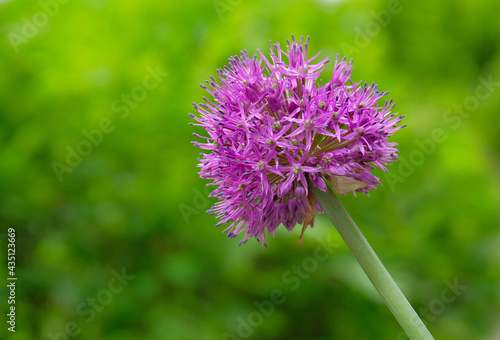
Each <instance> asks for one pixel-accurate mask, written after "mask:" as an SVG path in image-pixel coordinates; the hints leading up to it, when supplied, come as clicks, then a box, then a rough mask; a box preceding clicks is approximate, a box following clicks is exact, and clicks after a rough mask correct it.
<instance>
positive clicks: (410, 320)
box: [309, 181, 434, 340]
mask: <svg viewBox="0 0 500 340" xmlns="http://www.w3.org/2000/svg"><path fill="white" fill-rule="evenodd" d="M309 188H310V189H311V190H312V192H313V194H314V196H315V197H316V200H317V201H318V202H319V204H320V205H321V207H322V208H323V210H324V211H325V213H326V214H327V215H328V217H329V218H330V220H331V221H332V223H333V225H334V226H335V228H336V229H337V230H338V232H339V233H340V236H342V238H343V239H344V241H345V243H346V244H347V246H348V247H349V249H350V250H351V252H352V253H353V254H354V256H355V257H356V259H357V260H358V262H359V264H360V265H361V268H363V270H364V271H365V273H366V275H367V276H368V278H369V279H370V281H371V282H372V284H373V286H374V287H375V289H376V290H377V291H378V292H379V294H380V296H382V298H383V300H384V302H385V304H386V305H387V307H389V309H390V310H391V312H392V314H394V316H395V317H396V319H397V320H398V322H399V324H400V325H401V327H403V329H404V331H405V332H406V334H407V335H408V336H409V337H410V339H411V340H433V339H434V338H433V337H432V335H431V333H429V331H428V330H427V328H426V327H425V325H424V323H423V322H422V320H420V318H419V317H418V315H417V313H415V310H413V308H412V306H411V305H410V303H409V302H408V300H407V299H406V298H405V296H404V295H403V293H402V292H401V290H400V289H399V287H398V286H397V285H396V283H395V282H394V280H393V279H392V277H391V275H390V274H389V272H388V271H387V270H386V269H385V267H384V265H383V264H382V262H380V260H379V258H378V257H377V254H375V252H374V251H373V249H372V247H371V246H370V244H369V243H368V241H367V240H366V238H365V237H364V236H363V234H362V233H361V231H360V230H359V228H358V227H357V226H356V224H355V223H354V221H353V220H352V218H351V216H349V214H348V213H347V211H346V210H345V208H344V206H343V205H342V203H340V201H339V199H338V198H337V196H336V195H335V194H334V193H333V191H332V190H331V188H330V187H328V190H327V191H326V192H323V191H321V190H319V189H317V188H316V187H314V185H312V184H311V182H310V181H309Z"/></svg>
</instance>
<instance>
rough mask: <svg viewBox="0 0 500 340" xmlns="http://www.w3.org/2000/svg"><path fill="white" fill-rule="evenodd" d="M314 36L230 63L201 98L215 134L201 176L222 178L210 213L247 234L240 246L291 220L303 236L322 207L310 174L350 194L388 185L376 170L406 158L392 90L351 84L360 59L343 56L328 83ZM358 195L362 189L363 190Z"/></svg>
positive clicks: (202, 118)
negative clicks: (311, 44) (311, 49)
mask: <svg viewBox="0 0 500 340" xmlns="http://www.w3.org/2000/svg"><path fill="white" fill-rule="evenodd" d="M308 41H309V39H307V41H306V42H305V44H304V42H303V39H302V38H301V40H300V43H298V42H296V41H295V39H294V37H293V36H292V42H289V41H288V46H287V51H286V52H285V51H283V50H282V49H281V48H280V45H279V44H271V54H270V59H268V58H266V56H264V54H263V53H261V52H258V55H256V56H254V57H253V58H250V57H249V56H248V53H247V52H246V51H243V52H241V57H237V56H235V57H232V58H230V59H229V66H224V69H222V70H217V73H218V75H219V78H220V80H219V81H216V80H215V79H214V78H213V77H212V78H211V79H212V81H207V83H208V84H209V85H210V88H208V87H206V86H204V85H201V86H202V87H203V88H204V89H206V90H207V92H208V93H209V94H210V96H211V97H212V99H208V98H203V99H204V100H205V103H202V104H194V106H195V108H196V111H197V112H198V113H199V116H196V115H194V114H190V116H191V117H192V118H194V119H195V120H196V121H197V122H198V123H196V124H194V125H198V126H202V127H204V129H205V130H206V132H207V133H208V137H203V136H200V135H198V134H194V135H195V136H196V137H200V138H203V139H205V140H206V142H204V143H198V142H194V144H195V145H196V146H198V147H200V148H201V149H203V150H206V151H207V153H202V154H201V155H202V158H201V160H200V164H199V167H200V168H201V171H200V173H199V174H200V176H201V177H202V178H205V179H210V180H213V183H211V185H215V186H217V188H216V189H215V190H214V191H213V192H212V193H211V196H214V197H217V198H218V199H219V200H220V201H219V202H217V203H216V204H215V205H214V206H213V207H212V208H211V209H210V210H209V211H208V212H209V213H213V214H217V217H218V218H220V222H219V223H217V225H221V224H223V223H230V225H229V227H228V228H227V229H226V230H225V231H224V232H227V233H228V237H229V238H233V237H235V236H236V235H238V234H239V233H241V232H243V231H244V232H245V235H244V237H243V239H242V241H241V242H240V245H241V244H243V243H245V242H246V241H247V240H248V239H249V238H250V237H252V236H253V237H255V238H256V239H257V241H261V242H262V244H263V245H265V237H266V235H265V231H266V229H267V232H268V233H271V234H273V235H274V233H275V230H276V228H277V227H278V226H279V225H280V224H283V225H284V226H285V228H286V229H288V230H292V229H293V228H294V227H295V225H296V224H302V223H303V229H302V234H301V236H300V243H301V242H302V235H303V233H304V230H305V229H306V227H307V226H308V225H311V227H312V226H313V224H314V217H315V211H318V212H320V213H321V212H322V209H321V207H320V205H319V204H317V203H316V199H315V197H314V195H313V194H312V192H311V191H310V190H308V184H307V177H309V180H310V181H311V182H312V183H313V185H314V186H315V187H316V188H318V189H320V190H322V191H325V190H326V189H327V182H330V184H331V186H332V188H333V189H334V190H335V191H336V192H337V193H340V194H343V195H344V194H346V193H348V192H351V191H352V192H353V193H354V192H355V191H357V192H364V193H368V190H372V189H375V185H378V184H380V181H379V180H378V178H376V177H375V176H373V175H372V174H371V172H370V171H371V169H374V168H375V167H379V168H381V169H382V170H384V171H387V169H386V168H385V166H384V165H386V164H390V163H391V162H392V161H394V160H395V159H397V151H398V150H397V149H395V148H394V146H395V145H396V143H389V142H388V141H387V138H388V137H389V136H391V135H392V134H393V133H394V132H395V131H396V130H398V129H399V128H400V127H402V126H396V125H397V124H398V123H399V122H400V121H401V119H402V116H399V117H395V115H394V114H391V112H390V110H391V108H392V107H393V105H394V104H392V100H391V101H390V102H387V101H385V103H383V104H380V99H381V98H382V97H383V96H385V95H386V94H387V93H388V92H380V91H378V90H377V85H375V84H372V85H367V84H366V83H364V84H362V83H361V82H354V81H352V80H351V78H350V77H351V72H352V68H353V67H352V60H351V62H349V63H347V62H346V61H345V58H344V59H341V60H339V56H337V59H336V60H335V68H334V70H333V74H332V77H331V79H330V80H329V81H328V82H326V84H324V85H323V83H322V82H321V81H319V80H318V77H319V76H320V74H321V72H322V71H323V70H324V69H325V64H326V63H327V62H328V61H329V60H328V58H326V59H324V60H322V61H320V62H318V63H313V62H314V60H315V59H316V58H317V57H318V55H316V56H314V57H312V58H309V57H308V55H307V45H308ZM354 194H355V193H354Z"/></svg>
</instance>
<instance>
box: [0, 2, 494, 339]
mask: <svg viewBox="0 0 500 340" xmlns="http://www.w3.org/2000/svg"><path fill="white" fill-rule="evenodd" d="M60 1H61V2H62V3H59V2H56V1H54V0H42V1H40V2H37V1H32V2H28V1H21V0H12V1H5V0H3V1H0V29H1V37H2V39H0V58H1V62H0V74H1V75H2V76H1V77H0V120H1V126H0V224H1V227H2V231H1V232H2V233H4V234H2V235H1V236H2V237H1V238H0V242H1V243H0V244H1V247H0V248H1V256H0V258H1V259H2V260H1V265H0V274H1V277H0V280H1V282H2V283H1V285H2V286H3V287H4V288H2V289H1V295H0V310H1V313H0V314H2V315H3V318H0V320H2V327H1V330H0V337H1V338H9V339H10V338H12V339H19V340H21V339H22V340H24V339H26V340H31V339H52V338H53V339H72V338H75V339H92V340H93V339H109V340H113V339H120V340H128V339H155V340H156V339H209V340H210V339H224V338H225V339H245V338H251V339H395V340H396V339H404V338H405V337H404V336H402V335H401V329H400V327H399V325H398V324H397V322H396V321H395V319H394V318H393V317H392V315H391V314H390V312H389V311H388V309H387V308H386V307H385V305H384V304H383V303H382V302H381V301H380V299H379V298H378V297H377V294H376V293H375V292H374V289H373V288H371V286H370V284H369V282H368V280H367V279H366V278H365V276H364V274H363V273H362V271H361V270H360V269H359V267H358V265H357V263H356V261H355V260H354V258H353V256H352V255H351V254H350V253H349V251H348V249H347V248H346V246H345V245H344V244H343V242H342V240H341V239H340V237H339V236H338V234H337V233H336V231H335V230H334V228H333V227H332V226H331V224H330V223H329V222H328V221H327V220H326V219H325V218H323V217H320V218H319V219H318V220H317V223H316V225H315V227H314V229H312V230H308V231H307V232H306V234H305V240H304V241H305V242H304V245H303V246H302V247H300V248H299V247H298V237H299V233H300V228H296V230H294V231H293V232H291V233H287V232H286V231H284V230H280V231H279V232H277V235H276V238H274V239H269V240H268V242H267V243H268V245H269V248H267V249H266V248H262V247H260V245H259V244H257V243H256V242H254V241H253V240H251V242H248V243H247V244H246V245H244V246H242V247H240V248H239V247H238V246H237V244H238V239H232V240H229V239H227V238H226V237H225V235H224V234H222V233H221V232H222V228H223V227H220V228H218V229H215V228H214V225H215V223H216V221H215V219H214V218H213V216H208V215H206V214H205V210H207V209H208V208H209V207H210V205H211V204H212V203H213V200H212V199H207V193H208V189H207V188H206V187H205V184H206V182H204V181H202V180H200V179H199V178H198V177H197V174H196V172H197V169H196V168H195V165H196V159H197V157H198V152H199V150H197V149H196V148H194V147H193V146H192V145H191V144H190V140H192V139H193V137H191V133H192V132H194V131H195V132H198V133H200V132H201V131H200V130H199V129H197V128H196V127H192V126H188V123H189V121H190V119H189V118H188V116H187V113H188V112H193V108H192V104H191V102H192V101H197V102H199V101H201V97H202V96H204V95H205V93H204V92H203V90H202V89H200V88H199V86H198V84H199V83H202V82H204V81H205V80H206V79H208V78H209V76H211V75H213V76H215V75H216V72H215V70H216V68H220V67H222V66H223V65H224V64H225V63H226V61H227V58H228V57H229V56H231V55H234V54H237V53H239V51H240V50H241V49H247V50H248V51H249V52H250V53H253V52H254V51H255V50H256V49H261V50H262V51H268V49H269V40H272V41H274V42H281V44H282V45H284V44H285V42H286V39H290V35H291V34H292V33H293V34H295V35H296V36H300V35H304V36H306V35H310V36H311V41H310V47H309V48H310V51H311V52H312V53H314V52H316V51H320V50H321V51H322V54H321V56H322V57H326V56H329V57H330V58H331V59H332V58H335V56H336V54H337V53H340V54H342V55H344V54H347V57H348V58H351V57H352V58H354V74H353V79H359V80H361V79H362V80H365V81H367V82H370V83H371V82H376V83H378V84H379V88H380V89H381V90H390V95H389V97H391V98H394V100H395V101H396V103H397V105H396V107H395V111H397V112H400V113H401V114H405V115H406V118H405V120H404V121H405V123H406V124H408V127H407V128H405V129H403V130H401V131H400V132H398V133H397V135H396V136H394V137H393V141H395V142H397V143H399V145H400V155H401V160H400V161H399V162H398V163H396V164H395V165H393V166H391V167H390V168H389V171H390V175H389V176H388V175H385V174H384V173H383V172H378V175H379V176H380V177H381V179H382V182H383V184H384V186H383V187H380V188H378V189H377V190H376V191H374V192H373V193H372V194H371V197H366V196H358V197H357V198H354V197H353V196H352V195H349V196H347V197H344V198H342V202H343V203H344V204H345V206H346V208H347V210H348V211H349V212H350V213H351V215H352V216H353V218H354V220H355V221H356V222H357V223H358V225H359V226H360V228H361V229H362V230H363V232H364V233H365V235H366V237H367V238H368V239H369V241H370V242H371V244H372V246H373V247H374V249H375V250H376V251H377V253H378V254H379V256H380V257H381V259H382V261H383V262H384V263H385V264H386V266H387V268H388V269H389V271H390V272H391V273H392V274H393V275H394V277H395V279H396V281H398V283H399V284H400V285H401V287H402V289H403V291H404V292H405V294H406V295H407V297H408V298H409V300H410V301H411V302H412V304H413V305H414V306H415V308H416V310H417V311H418V312H419V313H420V314H421V315H422V317H423V319H424V321H425V322H426V324H427V325H428V327H429V329H430V330H431V332H432V333H433V334H434V336H435V338H436V339H443V340H447V339H464V340H470V339H484V340H494V339H499V338H500V330H499V329H498V328H497V326H498V324H500V285H499V280H500V251H499V249H500V233H499V226H500V220H499V207H500V194H499V186H500V156H499V155H500V138H499V130H498V126H499V124H500V115H499V112H500V96H499V93H500V86H499V85H500V54H499V43H500V38H499V37H500V21H499V20H498V13H500V3H499V2H498V1H493V0H490V1H455V0H445V1H439V2H436V1H430V0H423V1H410V0H401V1H400V2H395V1H390V2H384V1H351V2H347V1H338V0H334V1H328V0H317V1H271V0H267V1H246V0H245V1H232V0H231V1H230V0H220V1H215V2H212V1H128V0H121V1H118V0H111V1H105V0H81V1H78V0H74V1H67V0H65V1H62V0H60ZM332 68H333V66H332V65H331V64H330V65H329V67H328V68H327V70H326V71H325V75H324V77H323V79H327V78H328V72H331V70H332ZM163 72H164V73H168V75H165V74H164V73H163ZM151 73H154V74H155V77H156V78H155V77H152V76H150V77H148V75H149V74H151ZM481 84H482V85H481ZM485 84H487V85H485ZM461 107H464V108H463V109H461ZM460 110H462V112H460ZM95 129H100V130H101V132H99V133H97V132H96V131H93V130H95ZM84 130H85V132H84ZM100 134H102V137H100ZM87 136H90V137H87ZM71 150H73V151H71ZM73 152H77V153H79V155H75V154H72V153H73ZM82 153H83V155H82ZM80 158H81V159H80ZM54 162H57V163H54ZM54 164H56V165H54ZM73 165H74V166H73ZM54 166H56V167H57V171H59V175H60V178H58V175H57V173H56V171H54ZM8 227H13V228H16V232H17V236H16V245H17V247H16V249H17V266H16V274H17V276H18V281H17V290H16V294H17V299H16V313H17V314H16V320H17V324H16V333H15V334H11V333H10V332H8V331H7V330H6V325H7V324H6V322H5V314H6V313H7V309H8V307H9V305H8V304H7V290H6V288H5V286H6V284H7V283H6V282H7V281H6V277H7V269H6V267H7V264H6V262H7V261H6V249H7V247H6V243H7V240H6V238H5V236H6V235H5V233H6V230H7V228H8ZM282 229H284V228H282ZM321 239H322V240H324V241H323V242H327V240H330V243H333V244H335V245H336V246H335V247H333V248H331V249H330V248H328V249H330V250H331V254H330V256H328V257H327V258H325V257H321V256H320V257H318V256H316V257H315V254H316V253H315V251H316V249H317V247H318V245H319V244H320V242H319V241H318V240H321ZM319 254H321V255H324V252H320V253H319ZM123 268H125V271H126V273H127V275H130V276H133V277H134V278H133V279H132V278H131V277H129V279H130V280H126V279H123V280H122V282H120V281H118V280H116V276H120V275H121V274H120V273H121V272H122V270H123ZM456 284H458V285H459V286H460V287H458V288H457V287H455V288H453V289H450V288H449V286H450V285H451V286H453V285H456ZM462 286H466V287H462ZM280 292H281V295H279V294H280ZM271 297H274V300H275V302H276V303H273V304H272V305H271V304H270V303H267V302H265V300H269V299H270V298H271ZM257 305H260V306H263V307H261V308H263V309H262V311H260V309H259V308H258V307H257ZM262 313H263V314H265V315H264V316H262V317H261V314H262ZM239 318H242V319H239ZM241 320H244V322H243V323H242V321H241ZM247 323H248V325H246V324H247ZM245 325H246V326H245ZM252 325H254V326H252ZM63 332H65V333H66V335H63V334H62V333H63Z"/></svg>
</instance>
